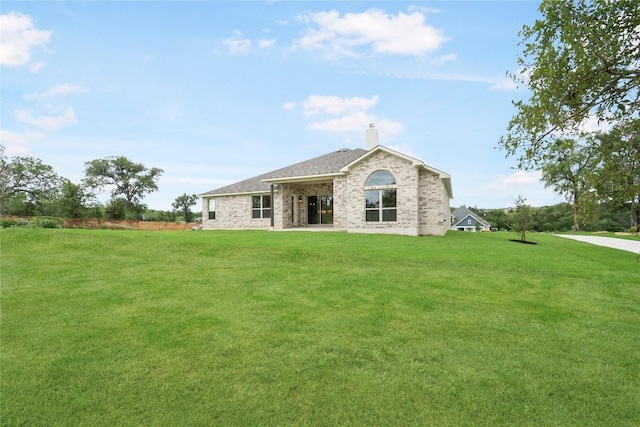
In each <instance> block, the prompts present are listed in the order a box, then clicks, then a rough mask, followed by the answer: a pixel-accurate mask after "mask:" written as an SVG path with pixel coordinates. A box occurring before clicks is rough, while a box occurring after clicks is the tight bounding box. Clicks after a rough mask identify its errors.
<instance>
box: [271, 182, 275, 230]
mask: <svg viewBox="0 0 640 427" xmlns="http://www.w3.org/2000/svg"><path fill="white" fill-rule="evenodd" d="M273 193H274V191H273V184H271V229H272V230H273V228H274V226H275V223H276V221H275V218H274V217H275V212H276V209H275V208H276V203H275V199H274V198H273Z"/></svg>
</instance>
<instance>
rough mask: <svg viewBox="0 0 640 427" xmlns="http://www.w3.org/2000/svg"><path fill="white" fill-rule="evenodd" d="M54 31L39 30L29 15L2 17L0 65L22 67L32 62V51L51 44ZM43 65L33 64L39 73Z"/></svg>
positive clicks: (13, 13)
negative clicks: (50, 39)
mask: <svg viewBox="0 0 640 427" xmlns="http://www.w3.org/2000/svg"><path fill="white" fill-rule="evenodd" d="M51 33H52V31H47V30H37V29H35V28H34V27H33V21H32V20H31V17H30V16H29V15H23V14H21V13H16V12H10V13H9V14H7V15H0V65H3V66H8V67H20V66H23V65H27V64H29V63H30V62H31V49H32V48H33V47H35V46H43V45H46V44H47V43H49V37H50V36H51ZM41 66H42V65H41V64H39V63H38V64H33V65H32V68H31V70H32V71H33V72H37V71H38V70H39V69H40V67H41Z"/></svg>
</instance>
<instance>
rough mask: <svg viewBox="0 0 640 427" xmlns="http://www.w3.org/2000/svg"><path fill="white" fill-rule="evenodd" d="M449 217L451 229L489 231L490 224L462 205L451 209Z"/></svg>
mask: <svg viewBox="0 0 640 427" xmlns="http://www.w3.org/2000/svg"><path fill="white" fill-rule="evenodd" d="M451 217H452V219H451V229H452V230H458V231H478V230H480V231H491V224H489V223H488V222H487V221H485V220H484V219H482V217H480V215H478V214H476V213H475V212H473V211H472V210H471V209H469V208H468V207H466V206H464V205H463V206H460V207H459V208H458V209H456V210H455V211H453V213H452V214H451Z"/></svg>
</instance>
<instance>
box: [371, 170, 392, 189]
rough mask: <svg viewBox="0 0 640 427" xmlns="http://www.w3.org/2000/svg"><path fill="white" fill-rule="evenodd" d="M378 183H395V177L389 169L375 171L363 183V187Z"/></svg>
mask: <svg viewBox="0 0 640 427" xmlns="http://www.w3.org/2000/svg"><path fill="white" fill-rule="evenodd" d="M378 185H396V177H395V176H393V174H392V173H391V172H389V171H383V170H380V171H375V172H374V173H372V174H371V175H369V177H368V178H367V180H366V181H365V183H364V186H365V187H374V186H378Z"/></svg>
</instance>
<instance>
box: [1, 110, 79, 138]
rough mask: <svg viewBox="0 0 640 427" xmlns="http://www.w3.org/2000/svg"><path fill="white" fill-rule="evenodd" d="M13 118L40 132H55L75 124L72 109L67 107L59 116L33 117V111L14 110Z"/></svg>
mask: <svg viewBox="0 0 640 427" xmlns="http://www.w3.org/2000/svg"><path fill="white" fill-rule="evenodd" d="M13 117H14V119H16V120H17V121H18V122H21V123H26V124H29V125H32V126H34V127H36V128H37V129H39V130H42V131H51V132H53V131H57V130H59V129H61V128H63V127H64V126H67V125H70V124H73V123H75V122H76V117H75V114H74V112H73V108H71V107H67V109H65V110H64V112H63V113H62V114H61V115H59V116H34V115H33V110H16V111H14V112H13Z"/></svg>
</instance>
